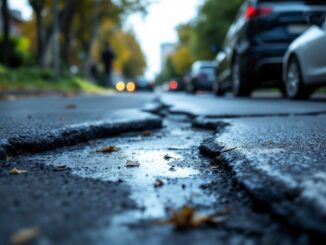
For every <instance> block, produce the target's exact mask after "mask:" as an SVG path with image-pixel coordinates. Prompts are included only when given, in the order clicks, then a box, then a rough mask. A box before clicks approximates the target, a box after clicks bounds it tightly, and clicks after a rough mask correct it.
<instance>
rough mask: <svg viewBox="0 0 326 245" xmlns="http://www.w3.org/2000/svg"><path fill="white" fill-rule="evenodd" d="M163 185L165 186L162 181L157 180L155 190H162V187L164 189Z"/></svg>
mask: <svg viewBox="0 0 326 245" xmlns="http://www.w3.org/2000/svg"><path fill="white" fill-rule="evenodd" d="M163 185H164V182H163V181H162V180H159V179H157V180H155V182H154V187H155V188H160V187H162V186H163Z"/></svg>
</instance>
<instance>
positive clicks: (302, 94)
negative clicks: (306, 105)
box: [285, 57, 312, 99]
mask: <svg viewBox="0 0 326 245" xmlns="http://www.w3.org/2000/svg"><path fill="white" fill-rule="evenodd" d="M285 89H286V95H287V97H289V98H290V99H308V98H309V97H310V95H311V93H312V90H311V88H309V87H307V86H305V85H304V84H303V81H302V74H301V69H300V65H299V62H298V60H297V58H295V57H292V58H291V59H290V61H289V64H288V68H287V71H286V81H285Z"/></svg>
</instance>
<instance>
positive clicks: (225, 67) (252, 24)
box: [213, 0, 326, 96]
mask: <svg viewBox="0 0 326 245" xmlns="http://www.w3.org/2000/svg"><path fill="white" fill-rule="evenodd" d="M325 11H326V1H325V0H249V1H245V3H243V5H242V6H241V8H240V10H239V13H238V15H237V16H236V18H235V21H234V22H233V24H232V25H231V26H230V28H229V30H228V33H227V35H226V38H225V41H224V45H223V48H222V51H220V52H219V53H218V55H217V57H216V61H217V68H216V74H217V76H216V77H217V78H216V81H215V83H214V86H213V89H214V92H215V94H216V95H223V93H224V92H225V91H227V90H232V91H233V93H234V94H235V95H236V96H250V94H251V92H252V91H253V89H255V88H257V87H271V86H272V87H275V86H278V87H279V88H280V89H281V90H282V91H283V92H284V87H283V85H282V62H283V56H284V53H285V51H286V50H287V48H288V46H289V45H290V43H291V42H292V41H293V40H294V39H296V38H297V37H298V36H299V35H301V34H302V33H303V32H304V31H305V30H306V29H308V28H309V26H310V24H309V21H308V20H309V17H310V16H312V15H315V16H316V15H319V16H322V15H323V14H324V13H325Z"/></svg>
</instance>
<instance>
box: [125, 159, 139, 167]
mask: <svg viewBox="0 0 326 245" xmlns="http://www.w3.org/2000/svg"><path fill="white" fill-rule="evenodd" d="M139 165H140V163H139V162H138V161H131V160H128V161H127V163H126V167H128V168H132V167H139Z"/></svg>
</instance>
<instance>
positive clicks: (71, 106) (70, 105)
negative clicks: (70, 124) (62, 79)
mask: <svg viewBox="0 0 326 245" xmlns="http://www.w3.org/2000/svg"><path fill="white" fill-rule="evenodd" d="M76 108H77V106H76V105H74V104H69V105H66V109H76Z"/></svg>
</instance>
